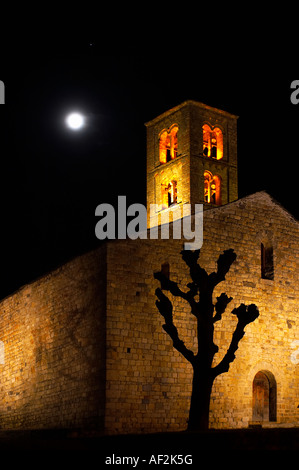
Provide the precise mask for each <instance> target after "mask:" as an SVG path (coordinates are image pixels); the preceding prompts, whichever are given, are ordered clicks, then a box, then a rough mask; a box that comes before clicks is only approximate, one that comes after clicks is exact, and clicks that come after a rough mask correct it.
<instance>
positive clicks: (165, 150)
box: [159, 124, 179, 163]
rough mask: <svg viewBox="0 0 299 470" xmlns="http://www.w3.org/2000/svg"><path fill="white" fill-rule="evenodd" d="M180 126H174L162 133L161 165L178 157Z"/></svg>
mask: <svg viewBox="0 0 299 470" xmlns="http://www.w3.org/2000/svg"><path fill="white" fill-rule="evenodd" d="M178 130H179V128H178V126H177V125H176V124H174V125H173V126H171V127H170V128H169V129H167V130H163V131H162V132H161V133H160V138H159V160H160V163H167V162H170V161H171V160H174V159H175V158H176V157H177V152H178V137H177V133H178Z"/></svg>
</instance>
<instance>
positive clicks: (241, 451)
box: [0, 428, 299, 468]
mask: <svg viewBox="0 0 299 470" xmlns="http://www.w3.org/2000/svg"><path fill="white" fill-rule="evenodd" d="M0 451H1V453H2V456H3V453H5V451H9V452H10V453H11V452H13V455H14V456H17V455H22V459H23V457H24V458H25V459H26V455H27V456H28V454H27V453H26V452H25V453H23V451H33V452H34V454H33V453H31V455H34V456H37V455H40V451H42V454H43V456H48V457H47V458H49V460H51V459H54V456H56V455H57V452H56V451H63V455H64V456H67V458H68V459H70V460H69V461H73V463H75V464H79V462H80V459H81V461H82V462H84V463H85V466H84V468H89V467H91V466H89V465H88V463H89V460H88V459H90V462H92V461H93V462H95V460H92V459H94V458H96V462H97V465H96V466H95V467H96V468H98V467H100V466H101V464H105V463H106V465H105V467H106V466H108V465H110V466H108V467H107V468H111V467H114V466H116V465H117V468H121V466H123V465H125V467H127V468H132V467H134V462H133V461H132V464H131V462H130V461H129V460H128V459H126V460H125V461H122V460H119V458H121V459H122V458H123V457H124V456H125V457H135V459H136V458H137V457H139V460H138V464H137V465H136V467H137V468H148V467H149V468H151V467H156V465H157V464H158V456H159V455H160V456H163V457H160V465H161V464H162V463H163V467H164V465H165V464H171V465H172V466H173V465H175V466H177V465H179V468H182V465H181V464H182V461H183V462H184V463H186V464H187V465H188V468H192V467H194V468H195V467H196V468H200V467H201V468H204V467H206V465H204V466H202V465H200V466H198V464H199V463H200V459H202V458H203V456H205V457H209V456H210V457H211V458H212V459H213V462H214V463H216V461H217V460H218V461H219V462H221V461H222V459H230V458H231V457H232V456H234V459H235V460H234V461H235V463H236V457H237V456H238V457H240V458H241V459H242V458H243V457H246V459H247V458H248V457H249V458H250V457H254V456H255V455H256V453H257V451H258V453H259V454H260V453H263V454H267V456H270V458H271V457H276V456H277V455H278V452H277V451H279V452H280V453H283V454H285V455H287V456H288V457H291V456H292V455H293V454H295V455H296V454H297V452H298V451H299V428H287V429H286V428H284V429H278V428H274V429H241V430H209V431H208V432H204V433H189V432H182V433H157V434H143V435H119V436H96V435H93V436H91V435H89V436H87V435H82V433H78V431H71V432H70V431H65V430H47V431H19V432H17V431H1V432H0ZM15 451H16V452H15ZM18 451H21V453H20V454H18ZM36 451H38V452H36ZM77 451H85V452H77ZM60 455H61V453H60ZM171 456H172V457H173V460H172V462H171V461H170V459H171ZM174 456H176V457H174ZM178 456H181V457H178ZM188 456H191V459H192V465H191V464H190V457H188ZM30 459H31V456H30ZM161 459H162V460H161ZM163 459H164V461H163ZM185 459H186V462H185ZM166 460H169V462H167V461H166ZM22 461H23V460H22ZM30 461H31V460H30ZM113 462H114V464H113ZM188 462H189V463H188ZM80 466H81V465H80ZM158 466H159V465H158ZM93 467H94V465H93ZM58 468H60V467H59V465H58ZM76 468H78V467H76ZM103 468H104V467H103ZM164 468H165V467H164ZM166 468H167V467H166Z"/></svg>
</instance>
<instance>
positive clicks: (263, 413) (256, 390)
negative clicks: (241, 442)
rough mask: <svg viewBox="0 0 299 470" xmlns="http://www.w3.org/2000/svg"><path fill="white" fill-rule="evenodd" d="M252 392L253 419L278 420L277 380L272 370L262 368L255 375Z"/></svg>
mask: <svg viewBox="0 0 299 470" xmlns="http://www.w3.org/2000/svg"><path fill="white" fill-rule="evenodd" d="M252 394H253V407H252V420H253V421H276V394H277V393H276V380H275V378H274V375H273V374H272V373H271V372H269V371H266V370H261V371H259V372H258V373H257V374H256V375H255V377H254V380H253V386H252Z"/></svg>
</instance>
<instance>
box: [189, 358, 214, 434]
mask: <svg viewBox="0 0 299 470" xmlns="http://www.w3.org/2000/svg"><path fill="white" fill-rule="evenodd" d="M212 386H213V379H212V378H211V377H209V376H208V375H207V374H203V373H202V372H201V370H200V368H198V367H194V372H193V385H192V395H191V405H190V412H189V422H188V431H206V430H207V429H209V411H210V398H211V392H212Z"/></svg>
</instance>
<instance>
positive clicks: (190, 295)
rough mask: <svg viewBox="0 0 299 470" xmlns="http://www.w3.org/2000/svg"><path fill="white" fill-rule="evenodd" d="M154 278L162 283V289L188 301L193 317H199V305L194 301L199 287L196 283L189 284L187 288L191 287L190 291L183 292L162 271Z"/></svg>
mask: <svg viewBox="0 0 299 470" xmlns="http://www.w3.org/2000/svg"><path fill="white" fill-rule="evenodd" d="M154 278H155V279H157V280H158V281H160V283H161V289H163V290H167V291H169V292H170V293H171V294H172V295H174V296H175V297H181V298H182V299H185V300H187V302H189V305H190V307H191V312H192V313H193V315H195V316H197V313H198V312H197V303H196V301H195V300H194V297H195V295H196V294H197V287H196V286H195V284H194V283H189V284H188V285H187V287H189V291H188V292H183V291H182V290H181V289H180V288H179V286H178V285H177V283H176V282H174V281H171V280H170V279H168V278H167V277H166V276H164V274H163V273H162V272H161V271H159V272H157V273H154Z"/></svg>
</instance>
